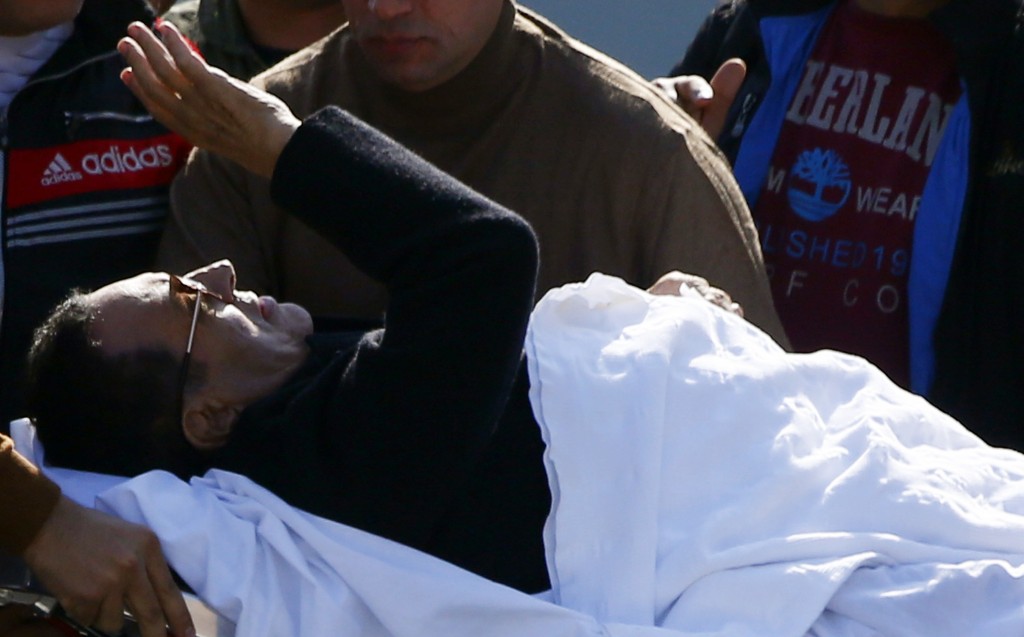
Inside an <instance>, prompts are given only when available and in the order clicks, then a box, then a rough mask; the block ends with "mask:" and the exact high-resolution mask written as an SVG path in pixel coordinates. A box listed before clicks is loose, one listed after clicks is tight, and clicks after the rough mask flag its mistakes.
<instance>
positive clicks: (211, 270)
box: [89, 261, 313, 407]
mask: <svg viewBox="0 0 1024 637" xmlns="http://www.w3.org/2000/svg"><path fill="white" fill-rule="evenodd" d="M182 278H183V279H185V280H186V281H196V282H199V283H201V284H202V285H203V286H205V287H206V288H208V289H209V290H210V292H211V294H203V295H202V302H201V304H200V311H199V316H198V319H197V322H196V331H195V339H194V342H193V346H192V361H193V362H194V363H201V364H203V365H204V366H205V367H206V369H207V372H208V378H209V380H208V382H207V383H206V384H205V385H204V391H211V392H214V393H215V394H216V398H217V400H218V401H221V402H223V403H225V404H232V405H239V406H241V407H244V406H245V405H248V404H249V403H251V402H253V401H255V400H258V399H260V398H263V397H265V396H267V395H269V394H270V393H272V392H273V391H274V390H275V389H277V388H278V387H280V386H281V384H283V383H284V381H285V380H287V379H288V377H289V376H291V374H292V373H293V372H294V371H295V370H296V369H297V368H298V367H299V366H300V365H301V364H302V362H303V361H304V360H305V359H306V356H307V354H308V350H307V347H306V343H305V337H306V336H307V335H308V334H310V333H312V331H313V324H312V319H311V318H310V316H309V313H308V312H306V310H304V309H303V308H301V307H299V306H298V305H294V304H291V303H281V304H279V303H277V302H276V301H275V300H274V299H273V298H272V297H269V296H262V297H261V296H257V295H256V294H254V293H252V292H241V291H238V290H235V272H234V267H233V266H232V265H231V262H230V261H218V262H216V263H212V264H210V265H208V266H206V267H204V268H200V269H198V270H195V271H193V272H190V273H189V274H188V275H186V276H185V277H182ZM214 294H216V296H219V297H221V298H215V297H214V296H213V295H214ZM89 298H90V300H92V301H94V302H95V303H96V310H97V311H96V316H97V318H96V319H95V321H94V322H93V323H92V325H91V326H90V335H91V336H92V337H93V338H95V339H97V340H99V341H100V344H101V345H100V347H101V348H102V350H103V351H104V352H105V353H106V354H108V355H111V356H113V355H117V354H121V353H125V352H130V351H136V350H139V349H142V348H144V347H148V348H160V349H165V350H167V351H169V352H171V353H172V354H174V355H175V356H176V357H180V358H184V353H185V347H186V344H187V342H188V333H189V328H190V325H191V322H192V317H193V309H194V308H195V299H196V294H195V293H194V292H193V291H192V290H190V289H188V288H187V287H184V286H182V285H180V284H178V282H177V281H173V280H172V277H170V276H169V275H168V274H166V273H155V272H151V273H147V274H141V275H139V276H137V277H133V278H131V279H125V280H123V281H118V282H117V283H113V284H111V285H108V286H106V287H104V288H101V289H99V290H97V291H95V292H93V293H92V294H90V295H89ZM222 299H223V300H222Z"/></svg>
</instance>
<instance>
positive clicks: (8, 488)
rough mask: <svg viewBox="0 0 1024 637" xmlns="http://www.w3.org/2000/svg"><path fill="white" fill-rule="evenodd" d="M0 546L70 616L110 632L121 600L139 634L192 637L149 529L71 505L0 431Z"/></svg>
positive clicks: (120, 615) (115, 628)
mask: <svg viewBox="0 0 1024 637" xmlns="http://www.w3.org/2000/svg"><path fill="white" fill-rule="evenodd" d="M0 511H3V512H4V516H3V518H2V522H0V548H3V549H4V550H7V551H10V552H12V553H14V554H16V555H20V556H22V557H23V558H24V559H25V562H26V563H27V564H28V565H29V567H30V568H31V569H32V572H33V573H34V574H35V575H36V577H38V578H39V581H40V582H42V583H43V585H44V586H46V588H47V589H48V590H49V591H50V592H51V593H52V594H53V595H54V596H55V597H56V598H57V600H58V601H59V602H60V603H61V605H62V606H63V607H64V609H65V610H66V611H67V612H68V614H69V615H70V616H71V617H73V618H74V619H76V620H77V621H79V622H81V623H82V624H84V625H86V626H95V627H96V628H99V629H100V630H103V631H105V632H108V633H111V634H116V633H119V632H120V631H121V628H122V626H123V624H124V610H125V604H126V603H127V605H128V607H129V609H130V610H131V611H132V614H133V616H134V617H135V619H136V621H137V622H138V624H139V628H140V629H141V631H142V635H143V637H165V636H166V634H167V626H170V629H171V633H172V634H173V635H181V636H186V637H191V636H192V635H195V629H194V628H193V625H192V619H191V618H190V617H189V614H188V609H187V607H186V606H185V600H184V599H183V598H182V596H181V592H180V591H179V590H178V587H177V585H175V583H174V579H173V578H172V577H171V573H170V570H169V569H168V568H167V564H166V562H165V561H164V557H163V554H162V553H161V551H160V543H159V542H158V541H157V539H156V536H155V535H153V533H152V532H151V531H149V530H148V529H145V528H143V527H141V526H137V525H135V524H130V523H128V522H125V521H123V520H119V519H117V518H113V517H111V516H109V515H105V514H103V513H100V512H99V511H95V510H92V509H88V508H86V507H83V506H81V505H78V504H75V503H74V502H72V501H71V500H69V499H68V498H66V497H64V496H63V495H61V493H60V489H59V487H57V485H55V484H54V483H53V482H51V481H50V480H48V479H46V478H45V477H44V476H43V475H42V474H41V473H40V472H39V470H38V469H36V468H35V467H34V466H32V465H31V464H30V463H29V462H28V461H26V460H25V459H24V458H22V457H21V456H20V455H18V454H17V453H16V452H15V451H14V449H13V444H12V443H11V440H10V439H9V438H7V437H4V436H0Z"/></svg>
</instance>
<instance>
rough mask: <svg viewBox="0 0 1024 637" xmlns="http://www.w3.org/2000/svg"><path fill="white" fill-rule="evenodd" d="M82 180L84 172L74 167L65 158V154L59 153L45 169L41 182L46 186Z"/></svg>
mask: <svg viewBox="0 0 1024 637" xmlns="http://www.w3.org/2000/svg"><path fill="white" fill-rule="evenodd" d="M81 180H82V173H80V172H78V171H77V170H75V169H74V168H72V167H71V164H69V163H68V160H66V159H64V156H63V155H61V154H60V153H57V156H56V157H54V158H53V161H51V162H50V165H49V166H47V167H46V170H45V171H43V178H42V180H40V183H41V184H43V185H44V186H53V185H54V184H63V183H66V182H69V181H81Z"/></svg>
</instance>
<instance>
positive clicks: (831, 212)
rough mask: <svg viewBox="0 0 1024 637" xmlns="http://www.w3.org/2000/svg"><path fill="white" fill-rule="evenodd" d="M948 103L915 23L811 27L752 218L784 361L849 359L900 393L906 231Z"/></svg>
mask: <svg viewBox="0 0 1024 637" xmlns="http://www.w3.org/2000/svg"><path fill="white" fill-rule="evenodd" d="M960 91H961V88H960V81H959V78H958V76H957V74H956V68H955V60H954V55H953V50H952V46H951V45H950V43H949V42H948V41H947V40H946V38H945V37H944V36H943V35H941V34H940V33H939V32H938V31H937V30H936V29H935V27H933V26H932V25H931V23H930V22H928V21H927V20H920V19H910V18H886V17H882V16H878V15H874V14H871V13H867V12H865V11H863V10H861V9H860V8H858V7H857V6H856V4H855V2H853V1H852V0H843V2H842V3H841V5H840V6H839V7H838V8H837V9H836V11H835V12H834V13H833V15H832V16H831V18H830V19H829V22H828V24H826V25H825V26H824V28H823V31H822V33H821V36H820V39H819V41H818V43H817V48H816V50H815V51H814V53H813V54H812V55H811V58H810V60H809V61H808V63H807V66H806V68H805V69H804V76H803V78H802V80H801V83H800V86H799V88H798V89H797V92H796V94H795V95H794V97H793V102H792V103H791V104H790V107H789V109H788V111H787V112H786V116H785V120H784V122H783V126H782V132H781V134H780V136H779V141H778V143H777V145H776V148H775V153H774V156H773V157H772V163H771V166H770V168H769V171H768V177H767V179H766V182H765V184H764V187H763V189H762V191H761V194H760V197H759V199H758V201H757V205H756V207H755V209H754V211H753V212H754V218H755V221H756V223H757V226H758V230H759V231H760V233H761V244H762V249H763V250H764V257H765V262H766V263H767V265H768V273H769V276H770V278H771V285H772V293H773V295H774V298H775V304H776V307H777V308H778V311H779V315H780V317H781V318H782V322H783V325H785V327H786V331H787V333H788V335H789V337H790V339H791V341H792V343H793V346H794V348H795V349H796V350H797V351H813V350H817V349H822V348H830V349H837V350H841V351H846V352H852V353H855V354H859V355H861V356H864V357H865V358H867V359H868V360H871V361H872V362H874V363H875V364H876V365H878V367H879V368H881V369H882V371H884V372H886V373H887V374H888V375H889V376H890V377H891V378H892V379H893V380H895V381H896V382H898V383H900V384H902V385H904V386H907V385H908V384H909V383H908V379H909V348H908V327H907V325H908V323H907V274H908V271H909V265H910V251H911V242H912V238H913V229H914V220H915V218H916V214H917V208H918V205H919V204H920V200H921V193H922V192H923V190H924V184H925V181H926V179H927V177H928V172H929V169H930V167H931V164H932V161H933V160H934V157H935V151H936V149H937V148H938V145H939V141H940V140H941V138H942V134H943V132H944V131H945V127H946V123H947V122H948V120H949V115H950V113H951V112H952V110H953V106H954V105H955V103H956V101H957V100H958V99H959V96H960Z"/></svg>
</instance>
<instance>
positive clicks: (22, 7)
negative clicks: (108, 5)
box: [0, 0, 83, 37]
mask: <svg viewBox="0 0 1024 637" xmlns="http://www.w3.org/2000/svg"><path fill="white" fill-rule="evenodd" d="M82 2H83V0H0V36H14V37H18V36H23V35H29V34H30V33H35V32H36V31H45V30H47V29H49V28H51V27H55V26H57V25H58V24H61V23H64V22H70V21H71V20H74V19H75V16H77V15H78V12H79V11H81V10H82Z"/></svg>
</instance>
